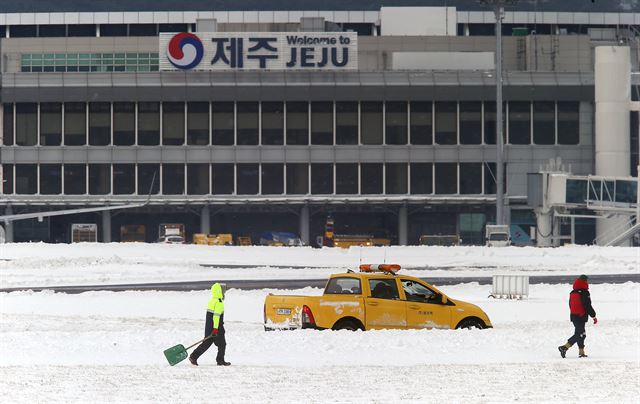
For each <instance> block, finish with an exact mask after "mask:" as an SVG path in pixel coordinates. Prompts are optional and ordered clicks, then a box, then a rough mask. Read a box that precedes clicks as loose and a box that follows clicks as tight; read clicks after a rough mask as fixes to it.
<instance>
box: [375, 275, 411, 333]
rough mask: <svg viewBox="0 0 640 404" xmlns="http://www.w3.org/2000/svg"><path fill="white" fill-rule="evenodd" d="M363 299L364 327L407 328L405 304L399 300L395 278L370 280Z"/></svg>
mask: <svg viewBox="0 0 640 404" xmlns="http://www.w3.org/2000/svg"><path fill="white" fill-rule="evenodd" d="M368 282H369V296H367V297H366V298H365V310H366V312H365V318H366V324H365V327H366V328H367V330H369V329H383V328H407V314H406V307H405V305H406V302H404V301H402V300H400V294H399V293H398V283H397V278H370V279H369V280H368Z"/></svg>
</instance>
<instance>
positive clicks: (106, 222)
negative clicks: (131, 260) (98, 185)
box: [102, 210, 111, 243]
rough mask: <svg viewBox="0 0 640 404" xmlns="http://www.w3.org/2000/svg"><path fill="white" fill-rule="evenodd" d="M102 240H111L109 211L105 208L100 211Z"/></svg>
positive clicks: (106, 241)
mask: <svg viewBox="0 0 640 404" xmlns="http://www.w3.org/2000/svg"><path fill="white" fill-rule="evenodd" d="M102 242H103V243H110V242H111V211H110V210H105V211H103V212H102Z"/></svg>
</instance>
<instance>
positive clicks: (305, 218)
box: [299, 205, 310, 245]
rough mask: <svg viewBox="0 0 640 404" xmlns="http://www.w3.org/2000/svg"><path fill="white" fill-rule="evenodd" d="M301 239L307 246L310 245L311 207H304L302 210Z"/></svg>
mask: <svg viewBox="0 0 640 404" xmlns="http://www.w3.org/2000/svg"><path fill="white" fill-rule="evenodd" d="M299 229H300V239H301V240H302V242H303V243H304V244H305V245H310V243H309V205H302V207H301V208H300V225H299Z"/></svg>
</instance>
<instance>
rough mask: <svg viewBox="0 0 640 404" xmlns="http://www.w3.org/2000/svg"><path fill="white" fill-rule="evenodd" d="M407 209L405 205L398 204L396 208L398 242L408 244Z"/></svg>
mask: <svg viewBox="0 0 640 404" xmlns="http://www.w3.org/2000/svg"><path fill="white" fill-rule="evenodd" d="M408 216H409V214H408V209H407V205H402V206H400V209H399V210H398V244H399V245H407V244H409V231H408V225H407V223H408Z"/></svg>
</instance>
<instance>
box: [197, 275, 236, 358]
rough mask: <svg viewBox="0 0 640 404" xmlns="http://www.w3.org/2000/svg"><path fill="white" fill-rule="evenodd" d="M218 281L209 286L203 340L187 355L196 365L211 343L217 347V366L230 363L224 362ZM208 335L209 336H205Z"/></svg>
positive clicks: (221, 301) (220, 293)
mask: <svg viewBox="0 0 640 404" xmlns="http://www.w3.org/2000/svg"><path fill="white" fill-rule="evenodd" d="M223 289H224V288H223V286H222V285H221V284H219V283H218V282H216V283H214V284H213V286H211V299H210V300H209V303H208V304H207V315H206V317H205V326H204V336H205V338H206V339H205V340H204V341H203V342H202V343H201V344H200V345H198V347H197V348H196V349H195V350H194V351H193V353H192V354H191V355H189V362H191V364H192V365H195V366H198V358H199V357H200V355H202V354H203V353H205V352H206V350H207V349H209V347H210V346H211V344H216V346H217V347H218V355H217V356H216V363H217V364H218V366H229V365H231V363H229V362H225V360H224V352H225V350H226V348H227V341H226V340H225V338H224V290H223ZM207 337H209V338H207Z"/></svg>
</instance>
